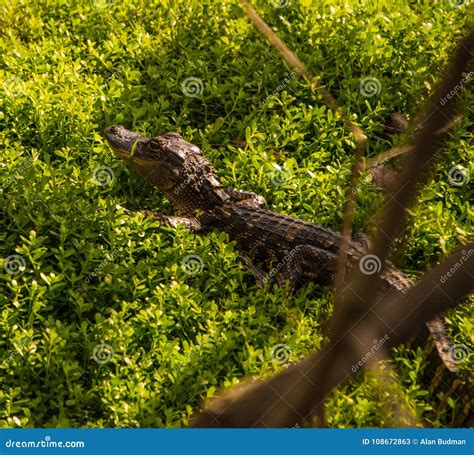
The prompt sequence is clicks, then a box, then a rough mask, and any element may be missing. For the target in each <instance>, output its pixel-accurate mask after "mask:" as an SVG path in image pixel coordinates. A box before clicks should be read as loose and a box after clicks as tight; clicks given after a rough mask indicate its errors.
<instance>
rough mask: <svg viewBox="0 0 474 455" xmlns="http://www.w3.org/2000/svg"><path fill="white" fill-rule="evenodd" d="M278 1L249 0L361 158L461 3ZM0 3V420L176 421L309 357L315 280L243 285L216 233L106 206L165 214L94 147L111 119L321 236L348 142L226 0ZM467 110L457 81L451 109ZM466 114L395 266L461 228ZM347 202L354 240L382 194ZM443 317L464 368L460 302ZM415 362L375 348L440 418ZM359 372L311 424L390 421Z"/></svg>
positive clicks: (345, 165) (460, 19)
mask: <svg viewBox="0 0 474 455" xmlns="http://www.w3.org/2000/svg"><path fill="white" fill-rule="evenodd" d="M276 3H278V2H259V3H258V4H257V5H256V7H257V9H258V10H259V12H260V13H261V14H262V15H263V17H264V18H265V20H267V21H268V22H269V24H270V25H271V26H272V27H274V29H275V30H276V31H277V32H278V33H279V35H280V36H281V37H282V38H283V39H284V40H285V41H286V42H287V43H288V45H289V46H290V48H292V49H294V50H295V52H296V53H297V55H298V56H299V57H300V58H302V59H303V60H304V61H305V62H306V63H307V64H308V66H309V67H310V68H311V69H312V70H313V71H314V72H315V73H316V74H318V75H319V76H320V77H321V81H322V83H323V84H325V85H326V86H327V87H328V88H329V90H330V91H331V92H332V93H333V94H334V95H335V96H336V97H337V98H338V100H339V102H340V103H341V105H343V106H345V107H346V108H347V110H348V111H349V112H350V113H351V115H352V116H353V118H354V120H355V121H356V122H358V123H359V124H360V125H361V126H362V127H363V128H364V130H365V131H366V133H367V135H368V136H369V142H370V145H369V149H368V152H367V153H368V156H374V155H375V154H377V153H379V152H382V151H384V150H385V149H386V148H388V147H389V146H390V145H392V143H393V144H395V145H398V144H405V143H406V141H407V138H406V137H405V136H404V135H400V136H396V137H393V138H388V137H387V136H386V135H384V134H383V133H382V131H381V129H380V127H379V125H380V123H383V122H385V121H386V119H387V117H389V116H390V114H393V113H394V112H403V113H405V114H406V115H407V116H408V117H409V118H410V119H413V118H414V117H415V115H416V114H417V113H418V112H419V110H420V108H421V107H422V106H423V103H424V101H425V100H426V98H427V96H428V95H429V94H430V92H431V91H432V89H433V87H434V86H435V84H436V82H437V81H438V80H439V78H440V76H441V75H442V74H443V72H442V68H443V66H444V65H445V64H446V62H447V60H448V58H449V56H450V54H451V52H452V49H453V46H454V44H455V43H456V42H458V41H459V39H460V38H461V37H462V36H463V33H464V30H465V26H466V22H467V21H468V20H469V19H467V18H469V15H468V14H467V13H468V11H470V9H469V6H468V5H467V2H464V4H462V3H463V2H454V1H453V2H448V1H446V2H437V3H436V4H434V5H431V6H430V8H425V7H424V6H422V5H421V4H420V6H416V5H414V4H413V5H410V4H409V2H405V3H403V4H400V2H368V1H367V2H355V1H351V2H346V3H344V4H343V3H342V2H326V1H324V2H323V1H318V2H310V1H300V2H298V1H296V0H295V1H291V2H289V3H290V4H288V5H287V6H284V7H282V8H275V7H274V5H275V4H276ZM284 3H288V2H281V4H282V5H283V4H284ZM460 3H461V4H460ZM0 11H1V19H0V29H1V30H2V33H1V35H0V49H1V58H0V128H1V132H0V150H1V156H2V160H1V163H0V179H1V191H2V195H1V197H0V215H1V216H0V227H1V229H0V236H1V242H0V257H1V258H2V259H1V260H0V266H1V274H0V283H1V290H2V292H1V294H0V309H1V318H0V361H1V363H0V372H1V374H0V426H7V427H16V426H24V427H40V426H47V427H48V426H73V427H76V426H91V427H102V426H104V427H108V426H122V427H135V426H141V427H147V426H151V427H155V426H159V427H161V426H171V427H176V426H181V425H185V424H186V423H187V420H188V418H189V415H190V413H191V411H192V409H193V408H195V407H196V406H197V405H198V404H199V403H200V402H201V401H202V400H203V399H204V398H205V397H207V396H211V395H212V394H213V393H214V392H215V391H216V390H217V389H219V388H221V387H227V386H230V385H232V384H236V383H238V382H239V381H240V380H242V378H244V377H246V376H256V377H264V376H266V375H269V374H271V373H273V372H275V371H278V370H279V369H280V368H281V365H280V364H281V363H283V362H284V361H296V360H298V359H300V358H302V357H304V356H305V355H306V354H307V353H309V352H311V351H313V350H317V349H319V348H320V346H321V343H322V342H323V340H324V337H325V335H326V332H325V329H324V326H325V323H326V322H327V320H328V317H329V316H330V314H331V311H332V309H331V294H330V291H329V290H328V289H327V288H322V287H319V286H316V285H309V286H308V287H306V288H304V289H302V290H301V291H300V292H299V293H298V294H297V295H296V296H295V297H294V298H287V297H286V296H285V295H284V293H283V292H282V291H280V290H278V289H276V288H270V287H267V288H266V289H260V288H258V287H257V286H256V285H255V284H254V283H253V281H252V278H251V276H250V275H249V273H248V272H247V271H245V270H244V268H243V267H242V266H241V265H240V264H239V262H238V260H237V256H238V253H237V251H236V250H235V248H234V245H233V244H230V243H229V242H228V241H227V238H226V236H225V235H223V234H220V233H213V234H212V235H209V236H208V237H196V236H194V235H193V234H191V233H190V232H188V231H186V230H185V229H178V230H172V229H168V228H164V227H160V226H159V225H158V224H156V223H153V222H151V221H149V220H145V219H143V218H142V217H140V216H127V215H125V214H124V212H123V211H122V210H121V209H120V208H119V209H118V208H117V205H121V206H124V207H126V208H128V209H131V210H134V209H146V208H152V209H156V210H157V211H159V212H163V213H169V211H170V207H169V203H168V202H167V201H166V200H164V199H163V197H162V196H161V195H160V194H159V193H158V192H156V191H154V190H153V188H151V187H150V186H149V185H148V184H147V183H145V182H144V181H142V180H141V179H140V178H139V177H137V176H136V175H135V174H133V173H132V172H130V171H129V170H128V169H127V168H126V167H125V166H124V165H123V164H122V162H120V161H119V160H118V159H117V158H116V157H115V156H114V155H113V153H112V152H111V151H110V149H109V148H108V147H107V145H106V144H105V142H104V138H103V134H102V131H103V128H104V127H105V126H107V125H110V124H116V123H121V124H123V125H125V126H126V127H128V128H131V129H134V130H137V131H140V132H142V133H146V134H149V135H157V134H161V133H164V132H167V131H179V132H181V133H182V135H183V136H184V137H185V138H186V139H187V140H189V141H191V142H194V143H196V144H198V145H199V146H201V147H202V148H203V150H204V152H205V154H206V155H207V156H208V157H209V158H210V159H211V161H212V162H213V163H214V164H215V167H216V169H217V170H218V173H219V174H220V175H221V176H222V178H223V180H224V181H225V182H226V183H227V184H229V185H232V186H236V187H238V188H241V189H246V190H252V191H256V192H257V193H259V194H262V195H264V196H265V197H266V199H267V201H268V202H269V205H270V207H271V208H272V209H274V210H276V211H280V212H283V213H288V214H291V215H294V216H297V217H300V218H303V219H308V220H312V221H314V222H317V223H320V224H323V225H326V226H328V227H332V228H334V229H340V227H341V217H342V210H343V207H344V197H345V196H344V195H345V191H346V189H347V186H348V184H349V177H350V162H351V154H352V147H353V139H352V137H351V136H350V134H349V133H348V131H347V129H345V128H344V126H343V124H342V122H341V121H340V119H339V118H338V117H337V116H335V115H332V113H331V112H329V111H328V109H327V108H326V107H325V105H324V104H323V103H322V102H321V100H318V99H315V98H314V97H313V96H312V94H311V91H310V89H309V88H308V86H307V84H305V83H303V82H302V81H301V80H299V79H298V78H297V77H296V76H295V75H294V74H293V73H292V71H291V69H289V68H287V67H285V65H284V63H283V62H282V61H281V59H280V57H279V56H278V55H277V53H276V52H275V51H273V50H271V49H270V48H269V45H268V44H267V43H266V41H265V40H264V39H263V38H262V37H261V36H260V35H259V34H258V33H257V32H256V31H255V30H254V28H253V27H252V25H251V24H250V23H249V21H248V19H247V18H246V17H245V16H244V14H243V13H242V11H241V10H240V9H239V7H238V6H237V5H236V4H235V3H232V2H216V1H214V0H206V1H197V0H193V1H189V2H188V1H185V2H171V1H169V2H166V1H162V0H159V1H158V0H156V1H149V2H140V1H134V2H130V1H121V2H107V1H105V0H104V1H102V0H96V1H91V2H85V1H84V2H70V1H65V0H55V1H45V2H24V1H22V0H12V1H9V2H2V6H0ZM367 77H371V78H376V79H377V81H378V82H379V83H380V86H379V87H378V89H377V90H376V91H377V92H378V93H377V94H375V95H374V96H371V97H367V96H364V94H363V93H361V90H360V82H361V79H364V78H367ZM467 85H469V84H467ZM376 88H377V87H376ZM473 101H474V98H473V95H472V93H469V92H468V91H467V90H465V91H464V95H463V99H462V107H463V109H464V111H465V112H468V108H469V106H471V107H472V103H473ZM471 114H472V112H471ZM473 126H474V121H473V118H472V115H471V117H469V116H464V117H463V119H462V120H460V122H459V123H458V124H456V126H455V127H454V128H453V131H452V134H451V138H450V140H449V143H448V144H447V147H446V149H447V153H446V154H445V155H444V156H443V158H442V159H440V160H439V161H438V162H437V164H436V167H435V171H434V172H433V175H432V176H431V178H430V181H429V184H428V185H427V186H426V187H424V188H423V189H422V190H421V193H420V199H419V200H420V204H419V205H418V206H417V207H416V208H415V209H414V210H413V217H412V221H411V224H410V225H409V227H408V228H407V229H406V231H405V232H404V235H403V239H402V241H401V242H400V248H399V250H398V254H397V256H396V258H395V260H396V262H397V265H399V266H400V267H401V268H402V269H403V270H404V271H406V272H408V273H409V274H411V275H412V276H414V277H416V276H420V275H421V274H422V272H423V270H424V269H426V268H427V267H428V266H430V265H431V264H434V263H436V262H437V261H439V260H441V259H442V257H443V256H444V255H445V254H446V253H447V252H449V251H450V250H451V249H452V248H453V247H455V246H457V245H459V244H461V243H464V242H466V240H467V239H468V238H469V236H472V215H473V213H472V207H471V206H470V198H472V186H470V185H471V184H472V179H471V182H468V181H467V180H468V179H467V178H466V176H469V175H471V176H474V165H473V162H472V139H473V136H472V127H473ZM243 141H246V142H245V143H244V142H243ZM238 143H240V144H242V143H244V144H245V145H244V146H243V147H239V146H238V145H237V144H238ZM232 144H234V145H232ZM455 166H461V168H456V171H459V172H460V174H459V173H458V175H457V177H458V178H460V179H461V182H460V183H461V184H459V181H457V182H454V183H456V184H453V180H452V178H451V180H450V177H452V176H453V170H452V169H453V167H455ZM357 202H358V211H357V214H356V219H355V226H354V227H355V230H356V231H359V232H364V231H365V232H373V231H374V228H375V227H374V225H373V224H372V222H371V220H372V219H374V217H376V216H377V215H378V213H379V212H380V210H381V209H382V207H383V194H382V193H381V191H380V190H378V189H377V188H376V187H375V186H374V185H373V184H372V183H371V182H370V179H368V178H364V179H363V180H362V182H361V184H360V187H359V188H358V193H357ZM190 255H195V256H198V257H199V258H198V259H196V258H194V260H195V261H197V262H194V263H191V265H190V263H189V261H190V258H189V256H190ZM183 261H184V265H185V267H183ZM186 261H187V262H186ZM191 261H192V259H191ZM193 266H195V267H197V269H196V270H197V273H195V274H192V273H189V272H190V270H191V271H194V269H193V268H192V267H193ZM190 267H191V269H190ZM448 322H449V325H450V331H451V333H452V335H453V336H454V338H455V341H456V343H457V344H458V345H459V346H461V347H462V349H465V351H463V352H464V354H465V355H463V358H462V360H463V362H462V364H461V365H460V366H461V373H460V375H459V377H461V378H463V377H464V378H465V377H468V373H467V372H468V370H469V365H471V363H470V362H468V359H467V357H468V354H469V352H471V351H472V347H473V341H474V340H473V335H472V333H473V331H472V300H470V301H468V302H466V303H465V304H463V306H461V307H460V308H458V309H457V310H456V311H453V312H451V313H450V315H449V319H448ZM425 361H426V359H425V358H424V354H423V352H422V351H421V350H410V349H408V348H400V349H399V350H397V352H396V353H394V355H393V363H394V368H395V369H396V370H397V372H398V373H399V375H400V379H401V384H402V386H403V393H402V399H403V400H404V401H405V402H406V404H407V406H408V407H409V408H410V409H411V410H412V411H413V412H414V413H416V415H417V416H418V417H419V418H420V419H421V418H422V419H425V421H426V422H427V424H428V425H433V426H444V425H452V423H453V415H455V414H456V413H457V412H458V410H459V406H460V405H459V402H457V401H456V399H455V398H456V397H455V396H453V398H452V399H451V401H450V402H449V403H448V404H449V406H448V410H447V412H444V413H443V414H440V413H438V412H437V411H436V410H435V408H436V402H437V400H439V397H437V396H436V394H433V393H430V392H429V391H428V390H427V389H426V381H425V380H424V379H423V371H424V368H425V363H426V362H425ZM374 381H377V379H374V377H373V376H372V375H370V374H369V375H367V376H366V377H363V376H362V375H360V374H359V375H358V376H357V377H356V378H355V380H354V381H353V382H352V383H351V384H350V385H348V386H345V387H343V388H341V389H339V390H337V391H335V392H334V393H333V395H332V397H331V399H330V401H329V403H328V419H329V424H330V425H331V426H334V427H354V426H357V427H360V426H387V425H388V426H390V425H393V421H389V420H387V412H386V409H387V407H386V402H387V401H389V400H390V397H387V395H386V394H385V395H384V393H382V391H380V389H377V387H375V386H374Z"/></svg>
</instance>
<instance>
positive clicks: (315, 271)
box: [269, 245, 338, 290]
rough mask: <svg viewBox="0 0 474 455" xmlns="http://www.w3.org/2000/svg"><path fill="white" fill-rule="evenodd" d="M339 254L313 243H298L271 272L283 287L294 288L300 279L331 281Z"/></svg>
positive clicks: (321, 281)
mask: <svg viewBox="0 0 474 455" xmlns="http://www.w3.org/2000/svg"><path fill="white" fill-rule="evenodd" d="M337 263H338V260H337V255H335V254H334V253H331V252H329V251H326V250H323V249H321V248H317V247H315V246H312V245H298V246H297V247H295V248H293V249H292V250H291V251H289V252H288V253H287V255H286V256H285V258H284V260H283V261H281V262H280V263H279V264H276V266H275V267H274V268H273V270H272V271H271V272H270V273H269V275H270V276H275V281H276V283H277V284H278V285H279V286H281V287H289V290H291V289H293V288H294V287H295V286H296V284H298V283H299V282H300V280H304V281H307V280H311V281H314V282H317V283H330V282H331V281H332V279H333V276H334V274H335V273H336V269H337Z"/></svg>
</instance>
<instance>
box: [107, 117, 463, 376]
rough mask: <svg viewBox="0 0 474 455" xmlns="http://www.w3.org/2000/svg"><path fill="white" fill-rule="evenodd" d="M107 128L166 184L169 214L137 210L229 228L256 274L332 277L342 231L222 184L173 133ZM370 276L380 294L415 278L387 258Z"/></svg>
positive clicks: (355, 253)
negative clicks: (145, 134) (292, 214)
mask: <svg viewBox="0 0 474 455" xmlns="http://www.w3.org/2000/svg"><path fill="white" fill-rule="evenodd" d="M105 135H106V138H107V140H108V142H109V143H110V146H111V147H112V149H113V150H114V152H115V153H116V154H117V155H118V156H119V157H120V158H122V159H123V160H124V161H125V162H126V163H127V164H128V165H129V166H131V167H132V168H133V169H135V170H136V171H137V172H138V173H139V174H140V175H142V176H143V177H144V178H145V179H146V180H148V181H149V182H150V183H151V184H152V185H154V186H155V187H157V188H158V189H159V190H161V191H162V192H164V193H165V195H166V196H167V197H168V198H169V199H170V200H171V202H172V203H173V205H174V208H175V212H176V215H174V216H168V215H162V214H159V213H155V212H151V211H142V212H141V213H142V214H144V215H146V216H149V217H152V218H154V219H155V220H158V221H159V222H161V223H162V224H166V225H169V226H173V227H176V226H177V225H179V224H181V225H185V226H186V227H188V228H190V229H192V230H193V231H195V232H197V233H206V232H210V231H212V230H220V231H224V232H226V233H227V234H228V235H229V238H230V239H231V240H234V241H235V242H236V245H237V249H238V250H239V252H240V253H241V254H242V259H243V261H244V263H245V264H246V265H247V266H248V267H249V269H250V270H251V271H252V273H253V274H254V276H255V277H256V279H257V280H258V281H264V280H271V281H274V282H276V283H277V284H279V285H281V286H289V288H290V289H292V288H293V287H294V286H295V285H296V284H298V283H299V282H304V281H307V280H312V281H315V282H320V283H330V282H331V281H332V279H333V276H334V273H335V271H336V267H337V254H338V250H339V246H340V244H341V235H340V234H339V233H337V232H335V231H333V230H331V229H328V228H325V227H322V226H318V225H315V224H313V223H310V222H307V221H302V220H298V219H296V218H292V217H290V216H287V215H282V214H280V213H275V212H271V211H268V210H266V209H265V208H264V207H265V199H264V198H263V197H262V196H259V195H257V194H255V193H251V192H246V191H242V190H237V189H234V188H228V187H226V186H224V185H222V184H221V183H220V181H219V178H218V176H217V174H216V173H215V172H214V169H213V168H212V166H211V164H210V163H209V161H208V160H207V159H206V158H205V157H204V155H203V154H202V152H201V150H200V149H199V148H198V147H196V146H195V145H193V144H190V143H188V142H186V141H184V140H183V138H182V137H181V136H180V135H179V134H178V133H167V134H164V135H163V136H158V137H155V138H147V137H143V136H140V135H138V134H136V133H133V132H131V131H128V130H126V129H125V128H123V127H121V126H111V127H108V128H107V129H106V130H105ZM364 254H365V248H364V246H363V245H362V243H361V242H358V241H355V240H354V239H353V240H351V241H350V242H349V245H348V251H347V258H348V262H347V267H348V269H350V268H351V267H354V266H357V265H358V264H359V260H360V259H361V258H362V257H363V256H364ZM374 280H379V283H378V288H379V290H380V293H381V295H380V297H384V296H385V295H386V294H388V293H392V292H401V293H403V292H405V291H406V290H407V289H408V288H409V287H410V286H412V285H413V281H412V280H410V279H409V278H407V277H406V276H405V275H404V274H403V273H402V272H401V271H399V270H398V269H396V268H395V267H394V266H393V265H392V264H391V263H390V262H389V261H387V262H386V264H385V267H384V269H383V271H382V272H381V273H377V274H374ZM427 328H428V331H429V333H430V334H431V338H432V339H433V341H434V343H435V345H436V348H437V350H438V353H439V355H440V357H441V359H442V360H443V362H444V364H445V365H446V367H447V368H449V369H450V370H451V371H453V370H455V369H456V365H455V364H454V363H453V362H452V360H451V359H450V356H449V355H448V352H447V351H448V350H449V347H450V346H451V342H450V339H449V337H448V335H447V333H446V329H445V328H444V325H443V323H442V321H441V320H440V319H439V318H437V319H435V320H433V321H430V322H429V323H427Z"/></svg>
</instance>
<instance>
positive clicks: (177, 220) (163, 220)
mask: <svg viewBox="0 0 474 455" xmlns="http://www.w3.org/2000/svg"><path fill="white" fill-rule="evenodd" d="M123 211H124V212H125V213H126V214H127V215H133V214H134V213H138V214H140V215H143V216H146V217H147V218H152V219H154V220H155V221H158V222H159V223H160V224H162V225H164V226H170V227H173V228H177V227H178V226H179V225H181V226H184V227H187V228H188V229H191V230H192V231H194V232H198V231H200V230H201V224H200V223H199V221H198V220H196V219H195V218H188V217H185V216H174V215H162V214H161V213H157V212H153V211H152V210H137V211H131V210H127V209H123Z"/></svg>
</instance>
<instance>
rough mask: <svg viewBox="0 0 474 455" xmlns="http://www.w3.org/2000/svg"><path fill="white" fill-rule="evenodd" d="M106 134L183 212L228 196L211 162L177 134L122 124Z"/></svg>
mask: <svg viewBox="0 0 474 455" xmlns="http://www.w3.org/2000/svg"><path fill="white" fill-rule="evenodd" d="M104 133H105V137H106V139H107V141H108V142H109V144H110V146H111V148H112V150H113V151H114V152H115V153H116V154H117V155H118V156H119V157H120V158H121V159H122V160H123V161H125V162H126V163H127V164H128V165H129V166H130V167H132V168H133V169H134V170H135V171H136V172H138V173H139V174H140V175H141V176H142V177H144V178H145V179H146V180H148V181H149V182H150V183H151V184H152V185H153V186H155V187H157V188H158V189H160V190H161V191H163V192H164V193H165V194H166V195H167V197H168V198H169V199H171V200H172V201H173V202H174V203H175V205H176V206H177V208H179V209H181V210H182V211H188V209H198V208H201V206H202V205H203V204H205V205H206V206H208V204H209V201H210V199H211V200H216V202H217V201H218V200H224V199H227V197H226V196H225V193H224V192H222V191H220V189H221V188H223V187H222V185H221V183H220V181H219V179H218V177H217V175H216V174H215V172H214V170H213V168H212V165H211V163H210V162H209V161H208V160H207V159H206V157H205V156H204V155H203V154H202V152H201V150H200V149H199V147H197V146H195V145H193V144H190V143H189V142H186V141H185V140H184V139H183V138H182V137H181V136H180V135H179V134H178V133H166V134H163V135H162V136H157V137H152V138H149V137H145V136H142V135H140V134H137V133H134V132H132V131H128V130H127V129H125V128H124V127H123V126H120V125H114V126H109V127H107V128H106V129H105V132H104ZM191 201H192V204H191Z"/></svg>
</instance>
